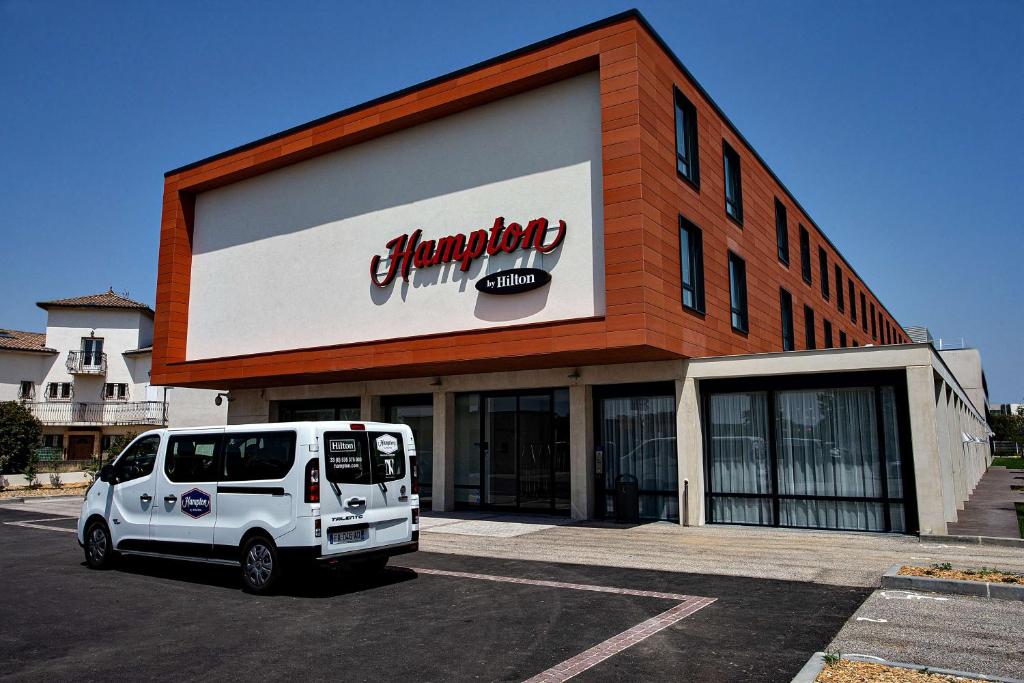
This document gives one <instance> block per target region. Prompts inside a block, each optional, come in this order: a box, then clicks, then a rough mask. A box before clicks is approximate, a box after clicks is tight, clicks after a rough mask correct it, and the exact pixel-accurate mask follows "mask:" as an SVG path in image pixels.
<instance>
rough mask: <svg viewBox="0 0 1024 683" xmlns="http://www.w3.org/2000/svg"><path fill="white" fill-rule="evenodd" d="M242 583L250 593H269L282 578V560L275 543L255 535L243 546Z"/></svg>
mask: <svg viewBox="0 0 1024 683" xmlns="http://www.w3.org/2000/svg"><path fill="white" fill-rule="evenodd" d="M241 562H242V583H243V584H244V586H245V590H246V591H247V592H249V593H256V594H259V595H262V594H266V593H269V592H270V591H271V590H273V588H274V586H275V585H276V584H277V582H278V579H280V578H281V560H280V558H279V557H278V554H277V547H276V546H275V545H274V543H273V542H272V541H271V540H270V539H268V538H265V537H263V536H253V537H252V538H250V539H249V540H248V541H246V543H245V544H244V545H243V546H242V560H241Z"/></svg>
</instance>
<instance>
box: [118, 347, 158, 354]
mask: <svg viewBox="0 0 1024 683" xmlns="http://www.w3.org/2000/svg"><path fill="white" fill-rule="evenodd" d="M143 353H153V347H152V346H143V347H142V348H141V349H130V350H128V351H125V352H124V353H123V354H122V355H125V356H138V355H141V354H143Z"/></svg>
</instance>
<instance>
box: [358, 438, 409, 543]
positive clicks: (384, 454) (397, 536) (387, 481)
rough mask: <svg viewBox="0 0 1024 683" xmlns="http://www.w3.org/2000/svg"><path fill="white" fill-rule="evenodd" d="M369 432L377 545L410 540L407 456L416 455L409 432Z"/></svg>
mask: <svg viewBox="0 0 1024 683" xmlns="http://www.w3.org/2000/svg"><path fill="white" fill-rule="evenodd" d="M368 433H369V438H368V441H369V444H370V460H371V462H372V463H373V483H374V489H375V490H374V492H373V496H374V508H375V510H377V511H378V512H377V518H378V522H377V525H376V530H375V533H376V538H377V542H378V543H381V544H391V543H402V542H404V541H408V540H410V539H411V538H412V534H411V532H412V526H411V520H410V513H409V506H410V504H409V500H410V498H409V495H410V493H411V489H412V473H411V472H410V466H409V455H410V454H413V453H415V452H416V450H415V446H414V445H413V443H412V430H411V429H408V428H403V429H398V428H395V429H385V430H379V431H378V430H372V431H370V432H368Z"/></svg>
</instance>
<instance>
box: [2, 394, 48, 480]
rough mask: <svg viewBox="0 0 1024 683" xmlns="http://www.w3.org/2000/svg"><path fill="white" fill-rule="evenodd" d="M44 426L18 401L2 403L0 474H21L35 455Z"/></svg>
mask: <svg viewBox="0 0 1024 683" xmlns="http://www.w3.org/2000/svg"><path fill="white" fill-rule="evenodd" d="M42 434H43V425H42V423H41V422H39V420H37V419H36V418H35V417H34V416H33V415H32V413H31V412H29V410H28V408H26V407H25V406H23V405H21V404H20V403H18V402H17V401H3V402H0V472H20V471H23V470H24V468H25V466H26V464H27V463H28V460H29V456H30V455H35V452H36V448H37V447H38V446H39V440H40V438H41V437H42Z"/></svg>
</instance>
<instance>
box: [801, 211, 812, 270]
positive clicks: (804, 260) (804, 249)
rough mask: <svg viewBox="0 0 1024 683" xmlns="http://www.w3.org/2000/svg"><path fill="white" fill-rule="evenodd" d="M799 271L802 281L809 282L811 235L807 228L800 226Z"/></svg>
mask: <svg viewBox="0 0 1024 683" xmlns="http://www.w3.org/2000/svg"><path fill="white" fill-rule="evenodd" d="M800 273H801V274H802V275H803V276H804V282H806V283H807V284H811V235H810V233H808V232H807V228H805V227H804V226H802V225H801V226H800Z"/></svg>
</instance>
